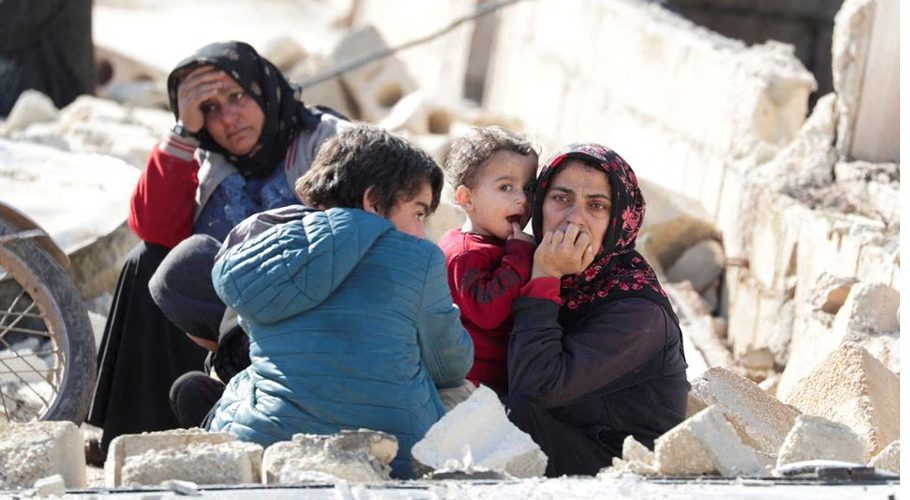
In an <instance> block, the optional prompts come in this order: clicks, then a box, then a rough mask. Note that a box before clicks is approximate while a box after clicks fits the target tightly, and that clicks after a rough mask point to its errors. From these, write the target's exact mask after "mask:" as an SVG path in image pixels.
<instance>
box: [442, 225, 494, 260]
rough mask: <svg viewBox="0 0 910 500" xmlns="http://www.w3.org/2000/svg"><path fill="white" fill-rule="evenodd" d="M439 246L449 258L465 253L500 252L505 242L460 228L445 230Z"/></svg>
mask: <svg viewBox="0 0 910 500" xmlns="http://www.w3.org/2000/svg"><path fill="white" fill-rule="evenodd" d="M439 247H440V248H442V251H443V253H445V254H446V256H447V257H449V258H451V257H454V256H457V255H461V254H465V253H475V252H476V253H483V254H501V253H502V252H503V249H504V248H505V242H504V241H502V240H500V239H498V238H492V237H489V236H483V235H479V234H476V233H471V232H465V231H462V230H461V229H460V228H457V229H452V230H449V231H447V232H446V233H445V234H443V235H442V237H441V238H440V239H439Z"/></svg>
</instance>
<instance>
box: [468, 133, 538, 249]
mask: <svg viewBox="0 0 910 500" xmlns="http://www.w3.org/2000/svg"><path fill="white" fill-rule="evenodd" d="M536 174H537V155H534V154H531V155H522V154H519V153H515V152H513V151H497V152H496V153H494V154H493V156H492V157H490V159H489V160H487V162H486V164H484V165H483V166H482V167H481V169H480V172H478V175H477V177H476V179H475V185H474V187H473V188H472V189H470V194H469V196H468V200H467V202H466V203H462V207H463V208H464V209H465V212H466V213H467V215H468V218H469V219H470V220H471V225H472V227H473V232H475V233H479V234H483V235H485V236H495V237H497V238H500V239H503V240H505V239H508V238H509V237H510V236H511V235H512V231H513V223H518V227H519V228H524V227H525V225H527V223H528V221H529V220H530V219H531V199H530V197H531V192H530V189H531V186H532V184H533V182H534V178H535V176H536Z"/></svg>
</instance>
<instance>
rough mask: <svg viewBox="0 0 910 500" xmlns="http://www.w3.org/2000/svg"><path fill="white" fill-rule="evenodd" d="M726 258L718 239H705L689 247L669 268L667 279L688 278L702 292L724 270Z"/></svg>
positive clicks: (681, 279) (682, 279) (693, 286)
mask: <svg viewBox="0 0 910 500" xmlns="http://www.w3.org/2000/svg"><path fill="white" fill-rule="evenodd" d="M724 260H725V257H724V247H723V246H722V245H721V244H720V243H719V242H718V241H717V240H714V239H705V240H702V241H699V242H698V243H696V244H694V245H692V246H691V247H689V248H687V249H686V250H685V251H684V252H683V253H682V255H680V256H679V258H678V259H676V262H674V263H673V265H671V266H669V267H668V268H667V279H669V280H670V281H673V282H676V281H684V280H687V281H689V282H690V283H692V288H694V289H696V290H698V291H699V292H701V291H703V290H705V289H706V288H707V287H708V285H710V284H711V283H712V282H714V280H716V279H717V278H718V276H720V274H721V273H722V272H723V271H724Z"/></svg>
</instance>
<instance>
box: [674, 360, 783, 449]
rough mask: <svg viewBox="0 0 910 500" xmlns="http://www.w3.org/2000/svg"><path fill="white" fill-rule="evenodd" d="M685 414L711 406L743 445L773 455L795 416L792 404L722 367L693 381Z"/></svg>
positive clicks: (711, 370) (710, 370) (712, 369)
mask: <svg viewBox="0 0 910 500" xmlns="http://www.w3.org/2000/svg"><path fill="white" fill-rule="evenodd" d="M691 383H692V390H691V391H690V393H689V407H688V408H687V410H686V413H687V415H693V414H695V413H696V412H699V411H702V409H703V408H705V407H707V406H711V405H713V407H714V408H715V409H716V410H717V411H719V412H721V413H722V414H723V415H724V417H726V419H727V420H728V421H729V422H730V424H731V425H732V426H733V428H734V429H735V430H736V433H737V435H738V436H739V439H740V440H741V441H742V442H743V443H744V444H745V445H747V446H750V447H752V448H754V449H755V450H756V451H759V452H761V453H763V454H765V455H766V456H771V457H773V456H776V455H777V451H778V449H780V447H781V445H782V444H783V442H784V438H786V436H787V432H789V431H790V428H791V427H792V426H793V422H794V420H795V419H796V417H797V416H798V415H799V411H797V410H796V409H795V408H793V407H792V406H789V405H786V404H784V403H781V402H780V401H778V400H777V399H776V398H774V397H773V396H770V395H768V394H767V393H766V392H765V391H763V390H762V389H761V388H760V387H759V386H758V385H756V384H755V383H754V382H752V381H750V380H748V379H746V378H744V377H741V376H739V375H737V374H735V373H733V372H731V371H730V370H726V369H724V368H711V369H709V370H708V371H706V372H705V373H704V374H702V376H701V377H699V378H697V379H695V380H693V381H692V382H691Z"/></svg>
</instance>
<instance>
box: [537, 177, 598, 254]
mask: <svg viewBox="0 0 910 500" xmlns="http://www.w3.org/2000/svg"><path fill="white" fill-rule="evenodd" d="M565 162H566V163H565V164H564V165H563V166H562V168H561V169H560V170H559V171H558V172H557V173H556V175H554V176H553V178H552V179H551V180H550V185H549V186H548V188H547V192H546V194H545V195H544V200H543V230H544V232H547V231H555V230H560V231H565V230H566V228H567V227H568V225H569V224H575V225H577V226H578V228H579V233H582V232H584V233H587V234H588V236H589V237H590V238H591V242H592V244H593V245H596V248H595V250H596V251H597V252H599V251H600V247H601V246H602V244H603V240H604V235H606V233H607V225H608V224H609V222H610V208H611V205H612V197H611V195H612V190H611V189H610V180H609V179H608V178H607V174H606V172H604V171H603V170H600V169H597V168H594V167H590V166H588V165H585V164H584V162H581V161H578V160H571V159H569V160H565Z"/></svg>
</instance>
